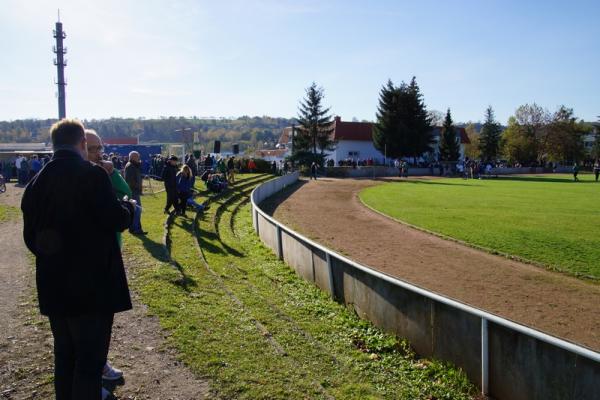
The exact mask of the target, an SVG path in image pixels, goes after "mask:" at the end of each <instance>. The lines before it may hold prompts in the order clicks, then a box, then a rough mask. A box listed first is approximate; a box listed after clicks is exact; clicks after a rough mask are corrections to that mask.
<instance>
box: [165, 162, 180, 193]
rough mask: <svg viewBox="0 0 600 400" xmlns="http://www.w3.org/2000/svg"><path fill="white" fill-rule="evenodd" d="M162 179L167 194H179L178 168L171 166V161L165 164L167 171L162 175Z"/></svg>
mask: <svg viewBox="0 0 600 400" xmlns="http://www.w3.org/2000/svg"><path fill="white" fill-rule="evenodd" d="M162 179H163V182H164V184H165V189H166V191H167V192H170V193H176V192H177V167H175V166H173V165H171V163H170V162H169V161H167V162H166V163H165V169H164V170H163V173H162Z"/></svg>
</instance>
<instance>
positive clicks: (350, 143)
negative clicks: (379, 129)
mask: <svg viewBox="0 0 600 400" xmlns="http://www.w3.org/2000/svg"><path fill="white" fill-rule="evenodd" d="M373 126H374V124H373V123H371V122H348V121H342V118H341V117H339V116H336V117H335V119H334V120H333V133H332V136H333V140H335V141H336V147H335V150H333V151H332V152H328V153H329V154H328V158H329V159H332V160H333V161H334V162H335V165H336V166H337V165H339V161H342V160H347V159H352V160H368V159H370V158H371V159H373V161H374V163H376V164H383V162H384V154H382V153H381V152H380V151H379V150H377V149H376V148H375V146H374V145H373ZM455 131H456V136H457V138H460V157H461V158H464V154H465V145H466V144H468V143H470V141H469V137H468V136H467V132H466V131H465V128H455ZM441 132H442V128H441V127H439V126H436V127H434V128H433V136H434V140H435V143H434V145H433V151H432V152H431V153H429V154H423V155H422V156H421V160H420V161H431V160H437V159H438V157H439V144H438V143H439V140H440V137H441ZM291 143H292V128H291V127H287V128H284V129H283V132H282V134H281V137H280V138H279V143H278V144H277V146H278V148H279V149H287V150H288V154H286V155H289V152H290V149H291ZM411 161H412V160H411ZM388 162H389V160H388Z"/></svg>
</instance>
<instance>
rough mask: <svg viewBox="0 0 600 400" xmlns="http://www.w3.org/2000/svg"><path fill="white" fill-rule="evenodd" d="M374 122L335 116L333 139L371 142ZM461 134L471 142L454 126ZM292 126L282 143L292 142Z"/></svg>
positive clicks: (465, 141) (436, 131) (436, 132)
mask: <svg viewBox="0 0 600 400" xmlns="http://www.w3.org/2000/svg"><path fill="white" fill-rule="evenodd" d="M373 125H374V124H373V123H371V122H344V121H342V119H341V118H340V117H335V120H334V121H333V134H332V135H333V140H358V141H363V142H371V141H372V140H373ZM454 129H456V131H457V132H458V133H459V134H460V142H461V143H462V144H469V143H471V141H470V140H469V136H468V135H467V131H466V130H465V128H454ZM291 132H292V128H291V127H287V128H283V132H282V133H281V136H280V138H279V143H280V144H287V143H289V142H290V135H291ZM441 132H442V128H441V127H439V126H434V127H433V135H434V136H439V135H440V133H441Z"/></svg>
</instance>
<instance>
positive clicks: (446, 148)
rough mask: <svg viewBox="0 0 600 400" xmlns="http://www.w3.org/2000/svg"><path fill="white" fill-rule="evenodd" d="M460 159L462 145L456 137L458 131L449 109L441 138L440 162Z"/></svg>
mask: <svg viewBox="0 0 600 400" xmlns="http://www.w3.org/2000/svg"><path fill="white" fill-rule="evenodd" d="M459 157H460V143H459V140H458V138H457V137H456V130H455V129H454V124H453V122H452V117H451V116H450V109H448V111H447V112H446V118H445V119H444V126H443V127H442V132H441V137H440V160H442V161H457V160H458V158H459Z"/></svg>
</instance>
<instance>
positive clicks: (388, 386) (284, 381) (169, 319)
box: [126, 175, 475, 399]
mask: <svg viewBox="0 0 600 400" xmlns="http://www.w3.org/2000/svg"><path fill="white" fill-rule="evenodd" d="M270 178H271V176H269V175H262V176H259V175H254V176H248V177H245V179H244V180H240V181H239V182H238V183H237V184H236V185H235V186H234V187H232V188H231V190H227V191H226V192H223V193H221V194H219V195H215V196H211V197H208V193H207V192H204V193H201V195H200V198H201V199H203V200H206V201H208V202H209V204H210V206H211V207H210V208H209V209H208V210H207V211H206V212H204V213H200V214H198V215H197V216H196V217H195V218H189V217H187V218H186V217H169V218H167V220H165V219H164V218H163V214H161V212H162V208H161V205H162V202H163V201H164V194H162V195H161V194H159V195H156V196H152V197H148V198H144V208H145V211H144V214H145V218H148V219H149V220H148V221H146V219H145V220H144V226H145V227H147V228H146V229H147V230H148V231H149V235H148V237H146V238H138V237H133V236H129V235H126V236H127V238H126V246H127V248H128V250H127V257H129V258H131V259H134V260H135V261H136V263H137V264H139V263H142V264H143V266H136V268H130V274H133V277H132V279H131V281H132V286H134V287H135V288H136V290H137V291H138V293H140V295H141V297H142V300H143V301H144V302H146V303H147V304H148V306H149V310H150V311H151V312H152V313H154V314H156V315H157V316H158V317H159V319H160V322H161V325H162V326H163V328H165V330H166V332H167V333H168V337H169V339H168V340H169V343H170V344H171V345H173V346H175V347H176V348H177V350H178V351H179V353H180V355H181V359H182V360H183V361H184V362H185V363H186V364H187V365H188V366H190V368H192V369H193V370H194V371H195V372H197V373H198V374H200V375H202V376H205V377H208V378H210V379H211V380H212V382H213V387H214V391H215V395H216V396H218V397H223V398H242V399H267V398H268V399H278V398H281V399H283V398H285V399H288V398H327V399H330V398H344V399H371V398H373V399H374V398H394V399H395V398H405V399H419V398H438V399H468V398H472V395H473V394H474V393H475V390H474V387H473V386H472V385H471V384H470V383H469V382H468V381H467V380H466V378H465V375H464V374H463V373H461V372H460V371H457V370H456V369H453V368H450V367H448V366H446V365H444V364H441V363H439V362H435V361H433V362H430V361H426V360H418V359H415V358H414V354H413V353H412V352H411V351H410V348H409V347H408V345H407V344H406V343H405V342H403V341H401V340H398V339H397V338H395V337H392V336H389V335H385V334H384V333H382V332H381V331H379V330H377V329H376V328H374V327H372V326H371V325H370V324H369V323H368V322H366V321H362V320H360V319H359V318H358V317H356V315H355V314H354V313H353V312H352V311H351V310H348V309H346V308H345V307H344V306H342V305H340V304H337V303H335V302H333V301H332V300H331V299H330V298H329V296H327V295H326V294H325V293H323V292H321V291H320V290H319V289H318V288H316V287H314V286H313V285H311V284H309V283H308V282H305V281H303V280H302V279H301V278H299V277H297V276H296V274H295V272H294V271H293V270H292V269H290V268H289V267H288V266H286V265H285V264H284V263H283V262H281V261H280V260H278V259H277V257H276V256H275V255H273V254H272V252H271V251H270V250H269V249H267V248H266V247H264V246H263V245H262V244H261V243H260V241H259V239H258V238H257V237H256V235H255V233H254V231H253V228H252V218H251V214H250V205H249V195H250V193H251V191H252V189H253V188H254V187H255V186H256V185H258V184H260V183H261V182H264V181H266V180H268V179H270ZM157 221H162V223H156V222H157ZM153 222H154V223H153ZM162 238H165V240H164V246H163V240H162ZM165 249H166V250H168V251H166V250H165ZM166 254H168V257H167V256H166ZM174 266H175V268H174Z"/></svg>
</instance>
